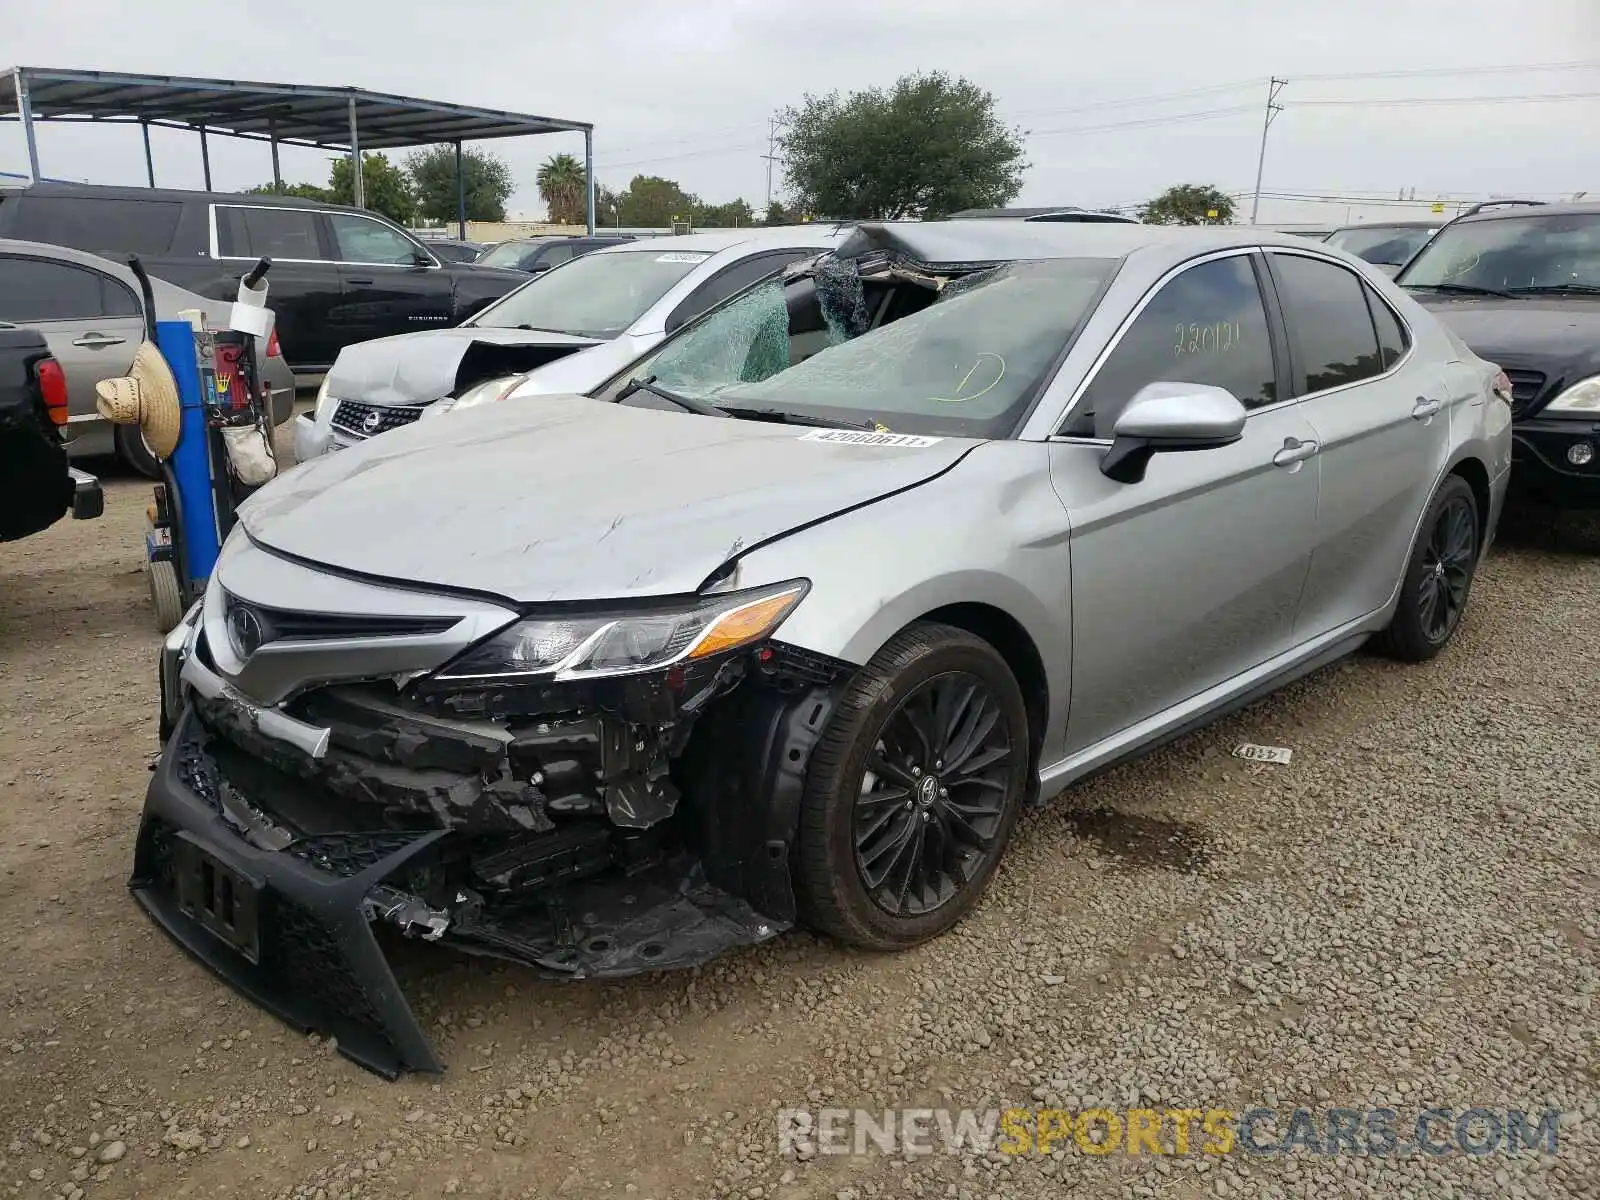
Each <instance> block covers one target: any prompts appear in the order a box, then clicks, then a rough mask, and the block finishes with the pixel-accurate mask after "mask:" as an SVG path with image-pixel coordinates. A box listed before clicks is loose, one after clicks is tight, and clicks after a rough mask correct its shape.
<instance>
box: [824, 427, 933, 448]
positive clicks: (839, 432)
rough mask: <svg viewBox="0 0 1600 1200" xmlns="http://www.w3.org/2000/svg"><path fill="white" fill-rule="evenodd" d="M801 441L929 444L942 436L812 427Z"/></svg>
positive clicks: (871, 444)
mask: <svg viewBox="0 0 1600 1200" xmlns="http://www.w3.org/2000/svg"><path fill="white" fill-rule="evenodd" d="M800 440H801V441H802V442H844V443H845V444H846V445H850V446H906V447H918V446H931V445H933V444H934V443H935V442H942V441H944V439H943V438H942V437H926V436H924V435H922V434H917V433H869V432H868V431H866V430H865V429H863V430H860V431H857V430H854V429H813V430H812V431H811V432H810V433H802V434H801V435H800Z"/></svg>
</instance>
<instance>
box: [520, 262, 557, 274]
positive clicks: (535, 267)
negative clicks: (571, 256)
mask: <svg viewBox="0 0 1600 1200" xmlns="http://www.w3.org/2000/svg"><path fill="white" fill-rule="evenodd" d="M550 266H551V264H550V263H547V262H545V261H544V260H543V259H539V260H538V261H536V262H531V263H529V264H528V265H527V266H526V267H524V268H523V270H525V271H527V272H528V274H530V275H540V274H543V273H544V272H545V271H548V270H549V269H550Z"/></svg>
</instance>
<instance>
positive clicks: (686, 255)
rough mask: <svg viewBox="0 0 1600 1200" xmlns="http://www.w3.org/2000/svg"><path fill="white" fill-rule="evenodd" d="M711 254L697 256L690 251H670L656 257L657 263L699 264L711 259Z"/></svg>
mask: <svg viewBox="0 0 1600 1200" xmlns="http://www.w3.org/2000/svg"><path fill="white" fill-rule="evenodd" d="M710 257H711V255H710V254H695V253H693V252H692V251H689V250H669V251H668V252H667V253H665V254H658V255H656V261H657V262H669V263H699V262H705V260H706V259H708V258H710Z"/></svg>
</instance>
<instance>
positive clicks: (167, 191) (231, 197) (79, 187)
mask: <svg viewBox="0 0 1600 1200" xmlns="http://www.w3.org/2000/svg"><path fill="white" fill-rule="evenodd" d="M12 191H14V192H16V193H18V194H25V195H30V196H78V197H82V198H85V199H95V200H167V201H173V200H177V201H203V202H205V203H208V204H249V205H257V206H264V207H276V208H314V209H318V210H320V211H325V212H344V213H357V214H359V215H361V216H364V217H377V218H378V219H379V220H380V221H386V220H388V218H387V217H385V216H384V215H383V214H382V213H378V212H373V211H372V210H371V209H365V208H355V207H353V206H351V205H348V204H328V203H326V202H324V201H322V200H306V199H304V198H302V197H300V196H279V195H275V194H273V193H270V192H268V193H263V194H261V195H257V194H255V193H253V192H193V191H184V190H181V189H178V188H148V187H120V186H114V185H110V184H102V183H27V182H25V181H24V182H21V183H18V184H17V185H16V186H15V187H14V188H13V187H10V186H4V187H0V194H3V193H5V192H12Z"/></svg>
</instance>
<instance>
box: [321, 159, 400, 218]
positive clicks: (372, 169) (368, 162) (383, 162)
mask: <svg viewBox="0 0 1600 1200" xmlns="http://www.w3.org/2000/svg"><path fill="white" fill-rule="evenodd" d="M361 188H362V203H363V206H364V207H366V208H368V209H370V210H371V211H373V212H375V213H382V214H383V215H384V216H386V217H388V218H389V219H390V220H391V221H394V222H397V223H398V224H401V225H404V224H406V223H407V222H409V221H410V220H411V218H412V216H413V214H415V212H416V211H417V198H416V196H415V194H414V193H413V192H412V190H411V181H410V180H409V179H407V178H406V173H405V172H404V171H402V170H401V169H400V168H399V167H397V166H395V165H394V163H392V162H390V161H389V156H388V155H387V154H363V155H362V156H361ZM328 199H329V200H331V201H333V203H335V204H354V203H355V202H356V189H355V172H354V171H353V170H351V168H350V157H349V156H348V155H342V156H340V157H339V158H336V159H334V160H333V168H332V170H330V171H329V172H328Z"/></svg>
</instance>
